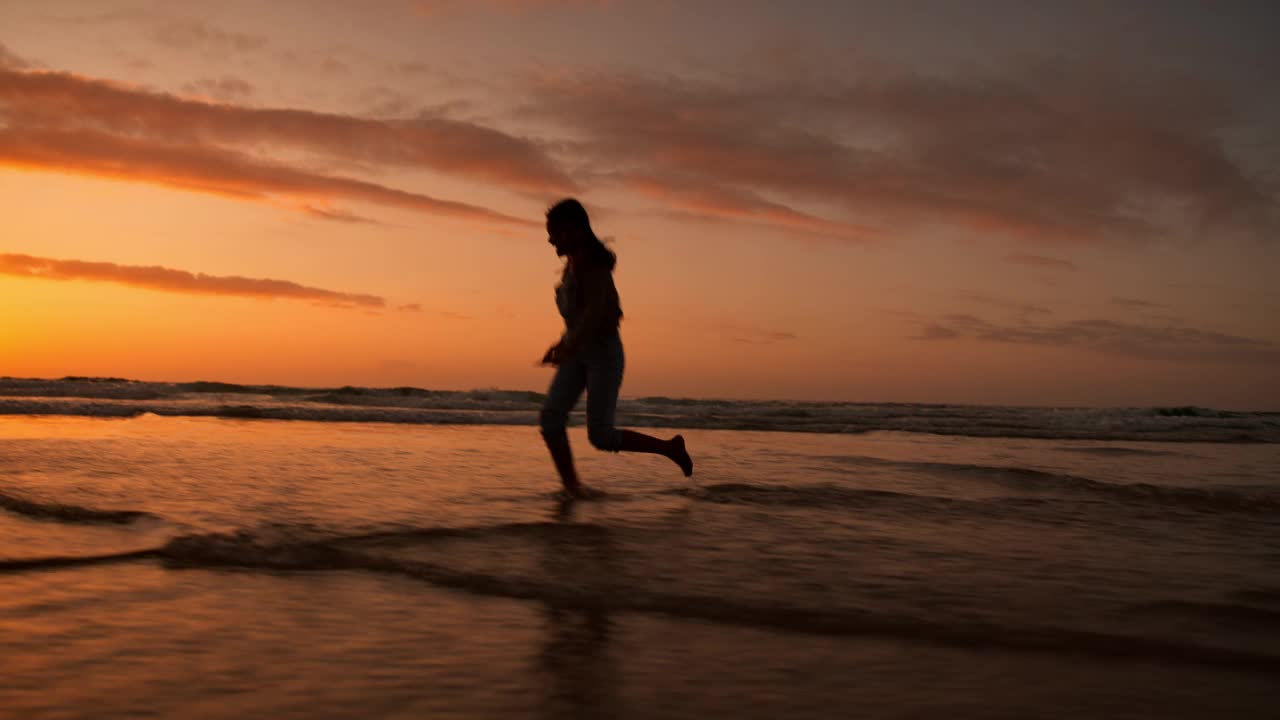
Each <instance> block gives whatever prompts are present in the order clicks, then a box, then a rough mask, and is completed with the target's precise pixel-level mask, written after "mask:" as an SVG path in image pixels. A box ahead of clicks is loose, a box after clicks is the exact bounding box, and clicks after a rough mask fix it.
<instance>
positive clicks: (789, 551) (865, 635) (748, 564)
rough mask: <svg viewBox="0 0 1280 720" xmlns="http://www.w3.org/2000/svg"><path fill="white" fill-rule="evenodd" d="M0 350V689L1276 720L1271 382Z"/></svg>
mask: <svg viewBox="0 0 1280 720" xmlns="http://www.w3.org/2000/svg"><path fill="white" fill-rule="evenodd" d="M540 399H541V396H540V395H539V394H537V393H530V392H513V391H500V390H479V391H471V392H447V391H429V390H422V389H417V388H389V389H385V388H384V389H375V388H356V387H345V388H325V389H305V388H287V387H279V386H245V385H231V384H226V383H216V382H200V383H146V382H131V381H126V380H115V379H94V378H66V379H62V380H23V379H14V378H0V717H3V718H6V719H7V718H11V717H12V718H126V717H127V718H134V717H162V718H167V717H181V718H231V717H237V718H238V717H286V718H421V717H431V718H437V717H439V718H449V717H458V718H526V717H545V718H596V717H599V718H707V717H734V718H779V717H786V718H834V717H864V718H917V717H938V716H942V715H946V716H949V717H960V718H1028V717H1035V718H1078V717H1097V718H1220V717H1233V718H1254V717H1257V718H1271V717H1277V716H1278V715H1277V714H1278V713H1280V682H1277V681H1276V678H1278V677H1280V413H1261V412H1227V411H1218V410H1214V409H1210V408H1199V407H1166V408H1113V409H1090V408H1029V407H983V406H957V405H920V404H865V403H812V402H811V403H799V402H780V401H769V402H764V401H761V402H750V401H715V400H684V399H678V398H660V397H651V398H630V399H624V400H623V401H622V402H621V403H620V407H619V422H620V424H622V425H623V426H626V427H636V428H660V429H656V430H652V431H651V432H654V433H656V434H658V435H661V436H663V437H666V436H669V435H670V434H673V433H676V432H679V433H682V434H683V435H684V436H685V438H686V440H687V443H688V447H689V449H690V452H691V454H692V455H693V457H694V461H695V463H696V465H695V474H694V476H693V477H692V478H684V477H683V476H682V475H681V474H680V472H679V470H678V469H677V468H676V467H675V466H674V465H672V464H671V463H670V462H669V461H667V460H665V459H663V458H660V457H656V456H645V455H629V454H622V455H615V454H610V453H602V452H598V451H595V450H593V449H592V448H590V446H589V444H588V443H587V442H586V436H585V430H584V429H583V428H582V426H581V418H580V417H579V418H577V419H576V426H575V427H573V428H572V429H571V430H570V438H571V442H572V443H573V445H574V449H575V451H576V453H577V458H578V466H579V470H580V472H581V474H582V476H583V479H584V481H585V482H586V483H587V484H588V485H590V486H592V487H593V488H596V489H598V490H600V491H602V494H601V496H600V497H598V498H595V499H591V500H586V501H578V502H567V501H565V500H564V499H563V498H562V497H561V496H560V495H559V493H558V492H557V490H558V487H557V480H556V477H555V472H554V470H553V468H552V466H551V463H550V460H549V459H548V457H547V455H546V450H545V448H544V447H543V446H542V441H541V438H540V437H539V434H538V431H537V428H536V427H535V424H536V419H537V410H538V405H539V402H540Z"/></svg>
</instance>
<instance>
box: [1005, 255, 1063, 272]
mask: <svg viewBox="0 0 1280 720" xmlns="http://www.w3.org/2000/svg"><path fill="white" fill-rule="evenodd" d="M1005 262H1011V263H1014V264H1017V265H1030V266H1032V267H1038V268H1044V269H1046V270H1078V269H1079V268H1077V267H1076V264H1075V263H1073V262H1071V261H1069V260H1060V259H1058V258H1051V257H1045V256H1044V255H1028V254H1026V253H1013V254H1011V255H1006V256H1005Z"/></svg>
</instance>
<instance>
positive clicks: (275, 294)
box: [0, 253, 386, 308]
mask: <svg viewBox="0 0 1280 720" xmlns="http://www.w3.org/2000/svg"><path fill="white" fill-rule="evenodd" d="M0 274H4V275H13V276H17V277H23V278H36V279H40V280H63V281H69V280H84V281H90V282H110V283H118V284H121V285H128V286H130V287H136V288H144V289H147V290H160V291H164V292H173V293H184V294H191V295H227V296H239V297H255V298H265V299H285V300H310V301H312V302H316V303H322V304H325V305H330V306H334V307H344V308H355V307H359V308H382V307H385V306H386V300H384V299H383V298H381V297H378V296H377V295H360V294H354V293H344V292H336V291H333V290H323V289H321V288H314V287H307V286H305V285H299V284H298V283H295V282H290V281H288V280H270V279H260V278H246V277H239V276H217V275H206V274H204V273H190V272H187V271H185V270H172V269H170V268H165V267H159V266H140V265H117V264H115V263H109V262H87V261H84V260H54V259H50V258H42V257H33V256H31V255H21V254H16V253H3V254H0Z"/></svg>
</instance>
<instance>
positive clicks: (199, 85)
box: [182, 75, 254, 102]
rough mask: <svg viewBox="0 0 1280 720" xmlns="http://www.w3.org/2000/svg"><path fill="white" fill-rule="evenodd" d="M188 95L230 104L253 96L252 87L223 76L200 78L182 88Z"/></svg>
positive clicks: (238, 79) (234, 78) (228, 76)
mask: <svg viewBox="0 0 1280 720" xmlns="http://www.w3.org/2000/svg"><path fill="white" fill-rule="evenodd" d="M182 92H184V93H187V94H188V95H201V96H204V97H207V98H211V99H213V100H220V101H224V102H230V101H234V100H243V99H245V98H247V97H249V96H250V95H253V92H254V90H253V86H252V85H250V84H249V83H248V82H246V81H244V80H241V79H240V78H238V77H232V76H231V75H223V76H222V77H221V78H201V79H199V80H196V81H194V82H189V83H187V84H186V85H183V86H182Z"/></svg>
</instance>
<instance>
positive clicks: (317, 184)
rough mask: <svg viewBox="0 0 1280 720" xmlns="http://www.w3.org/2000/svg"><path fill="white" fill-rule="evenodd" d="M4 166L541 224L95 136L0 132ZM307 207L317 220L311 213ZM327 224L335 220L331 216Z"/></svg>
mask: <svg viewBox="0 0 1280 720" xmlns="http://www.w3.org/2000/svg"><path fill="white" fill-rule="evenodd" d="M0 165H9V166H11V167H25V168H32V169H38V170H53V171H60V172H71V173H81V174H87V175H97V176H100V177H111V178H122V179H127V180H133V181H137V182H145V183H150V184H154V185H162V186H165V187H171V188H177V189H182V190H190V191H199V192H207V193H213V194H217V195H222V196H226V197H232V198H237V199H241V200H253V201H258V202H271V201H276V200H282V201H288V200H292V199H302V200H305V199H307V198H323V199H329V198H343V199H348V200H356V201H363V202H370V203H375V204H379V205H384V206H388V207H397V208H403V209H407V210H414V211H418V212H424V213H430V214H434V215H443V216H448V217H454V218H459V219H464V220H478V221H482V222H488V223H499V224H509V225H516V226H522V227H534V226H538V225H540V223H537V222H534V221H531V220H528V219H524V218H517V217H513V216H510V215H505V214H503V213H499V212H495V211H493V210H488V209H486V208H482V207H479V206H476V205H470V204H467V203H460V202H454V201H451V200H440V199H437V198H433V197H430V196H427V195H422V194H418V193H411V192H407V191H404V190H397V189H395V188H390V187H386V186H383V185H378V184H376V183H371V182H365V181H363V180H355V179H351V178H344V177H337V176H331V175H322V174H318V173H311V172H307V171H305V170H299V169H295V168H293V167H289V166H286V165H279V164H272V163H268V162H263V161H259V160H256V159H254V158H252V157H250V156H248V155H246V154H243V153H238V152H232V151H229V150H222V149H218V148H215V147H206V146H201V145H197V144H181V145H178V144H171V143H159V142H151V141H144V140H134V139H131V138H127V137H124V136H120V135H108V134H105V133H98V132H88V131H48V130H20V129H0ZM285 204H286V205H290V206H292V205H293V203H292V202H286V203H285ZM302 207H304V208H306V209H307V210H306V211H307V212H309V213H310V214H312V215H316V214H317V211H316V210H315V208H314V207H311V206H306V205H304V206H302ZM329 218H330V219H335V218H334V216H333V215H332V214H330V215H329Z"/></svg>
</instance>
